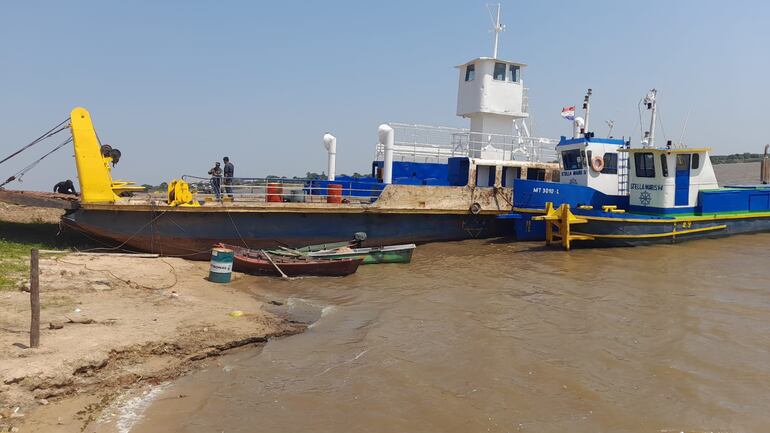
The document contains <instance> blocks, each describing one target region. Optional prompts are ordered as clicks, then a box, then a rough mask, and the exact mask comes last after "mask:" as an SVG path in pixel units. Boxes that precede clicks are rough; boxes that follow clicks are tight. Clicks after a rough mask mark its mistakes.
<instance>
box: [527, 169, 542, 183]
mask: <svg viewBox="0 0 770 433" xmlns="http://www.w3.org/2000/svg"><path fill="white" fill-rule="evenodd" d="M527 180H545V169H544V168H532V167H527Z"/></svg>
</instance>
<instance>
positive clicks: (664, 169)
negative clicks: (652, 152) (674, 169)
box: [660, 153, 668, 177]
mask: <svg viewBox="0 0 770 433" xmlns="http://www.w3.org/2000/svg"><path fill="white" fill-rule="evenodd" d="M660 172H661V173H663V177H668V157H667V156H666V155H665V154H663V153H661V154H660Z"/></svg>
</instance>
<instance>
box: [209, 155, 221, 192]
mask: <svg viewBox="0 0 770 433" xmlns="http://www.w3.org/2000/svg"><path fill="white" fill-rule="evenodd" d="M209 175H210V176H211V189H213V190H214V195H215V196H216V198H217V200H221V199H222V190H221V184H222V167H220V166H219V163H218V162H215V163H214V168H212V169H211V170H209Z"/></svg>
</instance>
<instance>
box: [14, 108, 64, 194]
mask: <svg viewBox="0 0 770 433" xmlns="http://www.w3.org/2000/svg"><path fill="white" fill-rule="evenodd" d="M69 120H70V119H69V118H67V119H64V120H63V121H62V122H61V123H59V124H58V125H56V126H54V127H53V128H51V129H49V130H48V131H46V132H45V133H44V134H43V135H41V136H40V137H38V138H36V139H34V140H33V141H32V142H31V143H29V144H27V145H26V146H24V147H22V148H21V149H19V150H17V151H16V152H13V153H12V154H10V155H8V156H6V157H5V158H3V159H2V161H0V164H2V163H4V162H5V161H8V160H9V159H11V158H13V157H14V156H16V155H18V154H20V153H21V152H24V151H25V150H27V149H29V148H30V147H32V146H34V145H36V144H37V143H40V142H41V141H43V140H45V139H46V138H48V137H52V136H54V135H56V134H58V133H60V132H62V131H64V130H65V129H67V128H69V127H70V125H69V124H68V123H67V122H69ZM65 123H67V124H66V125H65ZM3 185H5V184H3Z"/></svg>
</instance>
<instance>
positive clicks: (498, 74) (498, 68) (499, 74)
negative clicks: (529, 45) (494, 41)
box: [492, 63, 505, 81]
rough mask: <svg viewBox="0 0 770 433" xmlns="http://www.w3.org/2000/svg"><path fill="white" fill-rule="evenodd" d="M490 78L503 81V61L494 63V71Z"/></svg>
mask: <svg viewBox="0 0 770 433" xmlns="http://www.w3.org/2000/svg"><path fill="white" fill-rule="evenodd" d="M492 78H494V79H495V80H498V81H505V63H495V73H494V75H492Z"/></svg>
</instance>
